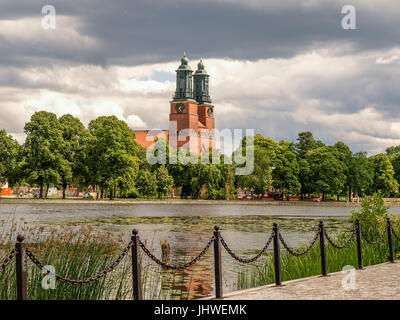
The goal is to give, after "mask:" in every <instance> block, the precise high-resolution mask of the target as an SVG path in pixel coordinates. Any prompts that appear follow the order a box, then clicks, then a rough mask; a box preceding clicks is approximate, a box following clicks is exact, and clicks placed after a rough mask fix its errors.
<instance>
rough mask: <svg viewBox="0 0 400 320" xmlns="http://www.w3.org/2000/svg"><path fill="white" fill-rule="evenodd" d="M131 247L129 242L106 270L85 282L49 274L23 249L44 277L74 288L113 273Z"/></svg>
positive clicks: (33, 256)
mask: <svg viewBox="0 0 400 320" xmlns="http://www.w3.org/2000/svg"><path fill="white" fill-rule="evenodd" d="M132 245H133V241H131V242H130V243H129V244H128V245H127V246H126V247H125V249H124V250H123V251H122V253H121V254H120V255H119V256H118V257H117V258H116V259H115V261H114V262H113V263H112V264H111V265H109V266H108V267H107V268H106V269H104V270H103V271H101V272H99V273H98V274H97V275H95V276H93V277H90V278H88V279H85V280H72V279H68V278H65V277H61V276H59V275H57V274H53V273H52V272H50V271H49V270H46V268H45V267H44V264H43V263H41V262H40V261H39V259H38V258H37V257H36V256H35V255H34V254H33V253H32V252H31V251H30V250H29V249H28V248H26V249H25V252H26V255H27V256H28V257H29V259H31V261H32V262H33V263H34V264H35V265H36V266H37V267H38V268H39V269H40V270H42V271H43V270H45V272H44V274H45V275H48V274H50V275H52V276H53V277H55V278H56V279H57V280H58V281H60V282H62V283H68V284H72V285H74V286H82V285H86V284H89V283H91V282H93V281H97V280H99V279H101V278H103V277H104V276H105V275H106V274H107V273H109V272H111V271H113V270H114V269H115V268H116V267H117V266H118V265H119V263H120V262H121V261H122V260H123V259H124V258H125V256H126V254H127V253H128V251H129V249H130V248H131V247H132Z"/></svg>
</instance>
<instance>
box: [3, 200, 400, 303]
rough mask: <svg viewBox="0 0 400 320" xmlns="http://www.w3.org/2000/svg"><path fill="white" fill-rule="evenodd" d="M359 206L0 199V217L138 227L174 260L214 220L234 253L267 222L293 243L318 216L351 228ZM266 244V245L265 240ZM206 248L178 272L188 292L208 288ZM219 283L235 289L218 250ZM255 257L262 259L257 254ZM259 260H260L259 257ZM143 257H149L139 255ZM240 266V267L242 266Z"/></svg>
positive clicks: (192, 250) (208, 232)
mask: <svg viewBox="0 0 400 320" xmlns="http://www.w3.org/2000/svg"><path fill="white" fill-rule="evenodd" d="M358 208H359V207H352V206H326V205H318V204H313V205H272V204H270V203H268V204H265V205H262V204H252V203H248V204H247V203H244V202H240V203H237V204H236V203H235V204H232V203H221V204H218V203H201V202H199V203H193V202H192V203H173V202H172V203H168V204H165V203H162V204H153V203H140V204H123V203H114V204H96V203H94V204H79V203H74V202H70V203H68V204H54V203H51V204H43V203H26V204H12V203H1V204H0V219H6V218H10V217H15V218H20V217H23V218H24V219H26V220H27V221H28V222H29V223H31V224H34V225H38V226H39V225H45V226H46V225H60V224H66V223H76V224H78V225H79V224H84V225H92V226H94V227H96V228H99V229H101V230H107V231H111V232H118V233H122V234H123V235H124V236H125V237H126V241H127V242H128V241H129V238H130V232H131V230H132V229H133V228H135V229H137V230H139V235H140V237H141V239H142V241H145V242H146V243H147V244H148V246H149V247H150V248H151V249H152V250H154V252H155V254H156V256H158V257H160V256H161V249H160V241H164V240H167V241H168V242H169V243H170V246H171V261H172V263H174V262H175V261H178V260H179V259H181V258H182V256H186V257H187V260H188V259H189V257H194V256H196V255H197V254H198V253H199V251H200V250H202V248H203V247H204V245H205V244H206V243H207V242H208V240H209V239H210V237H211V236H212V232H213V228H214V226H215V225H218V226H219V227H220V230H221V234H222V236H223V237H224V239H225V240H226V242H227V243H228V244H229V245H230V247H231V248H232V249H233V250H234V251H235V253H237V254H238V255H240V256H243V257H250V256H253V255H254V254H255V253H257V252H258V250H260V249H261V248H262V247H263V246H264V244H265V242H266V240H267V239H268V237H269V235H270V233H271V229H272V224H273V223H274V222H276V223H278V224H279V227H280V230H281V232H282V234H283V236H284V237H285V239H286V240H287V242H288V243H289V244H290V245H291V246H293V247H297V246H298V245H300V244H304V243H308V242H309V241H310V239H311V237H312V236H313V235H314V234H315V232H316V230H317V227H318V222H319V220H323V221H324V223H325V225H326V228H327V229H328V231H333V232H341V231H347V230H349V229H350V228H351V222H350V216H351V213H350V212H351V210H358ZM390 212H391V213H392V214H400V207H392V208H390ZM271 248H272V245H271ZM212 259H213V257H212V249H211V250H209V252H208V253H207V255H206V256H205V258H204V259H202V260H200V261H199V262H198V264H196V266H195V267H192V268H191V269H190V270H189V271H190V272H188V271H185V273H184V276H185V277H187V278H188V279H187V281H185V283H186V285H184V286H183V288H182V290H188V291H190V292H189V297H190V298H199V297H204V296H207V295H211V294H212V293H213V260H212ZM222 259H223V270H225V272H224V287H225V288H224V289H225V292H229V291H232V290H235V289H236V279H237V273H238V270H241V268H243V266H241V265H238V263H236V262H235V261H234V260H233V259H232V258H231V257H230V256H228V255H227V253H226V252H225V251H224V250H223V255H222ZM260 260H261V261H260V262H258V263H263V260H262V259H260ZM264 261H265V260H264ZM145 263H150V261H147V259H145ZM245 268H246V267H245Z"/></svg>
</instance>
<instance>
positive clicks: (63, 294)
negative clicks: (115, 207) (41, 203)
mask: <svg viewBox="0 0 400 320" xmlns="http://www.w3.org/2000/svg"><path fill="white" fill-rule="evenodd" d="M17 234H22V235H25V244H26V246H27V247H28V248H29V250H30V251H31V252H32V253H33V254H35V256H36V257H37V258H38V259H39V260H40V261H41V262H42V263H43V264H44V265H51V266H53V267H54V268H55V272H56V274H58V275H61V276H63V277H66V278H69V279H74V280H83V279H87V278H90V277H93V276H94V275H96V274H98V273H99V272H101V271H103V270H104V269H105V268H107V267H108V266H109V265H110V264H111V263H112V262H113V261H114V259H115V258H116V257H117V256H118V255H119V254H120V252H121V251H122V250H123V248H124V247H125V246H126V245H127V242H126V240H125V241H124V239H123V237H122V235H121V234H115V233H111V232H103V231H99V230H96V229H94V228H93V227H91V226H76V225H73V224H68V225H60V226H57V227H39V228H36V227H32V226H29V225H28V223H27V222H26V221H24V219H21V220H18V221H17V220H15V219H11V220H0V261H2V260H3V259H4V257H5V256H6V255H7V254H8V253H9V252H10V251H11V250H12V249H13V248H14V245H15V239H16V235H17ZM26 259H27V260H26V261H27V282H28V299H29V300H108V299H132V273H131V268H132V263H131V257H130V254H128V255H127V256H126V257H125V258H124V260H123V261H122V262H121V263H120V264H119V265H118V267H117V268H116V269H115V270H114V271H112V272H110V273H108V274H107V275H106V276H105V277H103V278H101V279H99V280H96V281H94V282H92V283H90V284H86V285H79V286H74V285H71V284H67V283H61V282H59V281H57V282H56V287H55V289H47V290H46V289H44V288H43V286H42V280H43V278H44V275H43V274H42V271H41V270H40V269H39V268H38V267H37V266H36V265H34V264H33V263H32V262H31V261H30V260H29V258H28V257H26ZM141 259H142V260H143V257H141ZM142 265H143V261H142ZM184 276H185V277H186V278H185V279H186V280H185V281H187V274H186V275H183V274H182V273H179V272H172V271H162V270H161V269H160V268H159V267H157V266H153V265H151V264H144V265H143V266H142V291H143V298H144V299H187V298H188V294H189V293H188V292H185V290H183V289H184V286H183V283H184ZM180 284H181V285H180ZM16 296H17V293H16V275H15V259H13V261H12V262H11V263H10V264H9V265H8V266H7V267H6V269H5V270H3V271H2V272H0V300H14V299H16Z"/></svg>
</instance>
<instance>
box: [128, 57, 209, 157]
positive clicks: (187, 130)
mask: <svg viewBox="0 0 400 320" xmlns="http://www.w3.org/2000/svg"><path fill="white" fill-rule="evenodd" d="M209 77H210V76H209V75H208V74H207V72H206V71H205V69H204V64H203V61H202V59H200V62H199V63H198V65H197V70H196V72H195V73H194V74H193V71H192V69H191V68H190V66H189V59H188V58H187V57H186V54H184V56H183V58H182V59H181V65H180V66H179V67H178V69H177V70H176V91H175V95H174V96H173V100H172V101H170V114H169V129H168V130H158V131H151V130H134V133H135V135H136V141H137V142H138V143H139V144H141V145H142V146H143V147H145V148H148V147H151V145H153V143H154V140H155V138H156V137H163V138H165V139H166V140H168V141H169V144H170V146H171V147H173V148H175V149H176V148H185V149H187V150H190V151H192V152H196V153H198V154H200V153H202V152H203V151H205V150H208V149H209V148H214V147H215V138H214V132H213V131H214V106H213V105H212V104H211V98H210V93H209Z"/></svg>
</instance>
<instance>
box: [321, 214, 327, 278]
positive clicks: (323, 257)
mask: <svg viewBox="0 0 400 320" xmlns="http://www.w3.org/2000/svg"><path fill="white" fill-rule="evenodd" d="M319 247H320V249H321V268H322V275H323V276H326V275H328V272H327V270H326V249H325V238H324V222H323V221H322V220H320V222H319Z"/></svg>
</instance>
